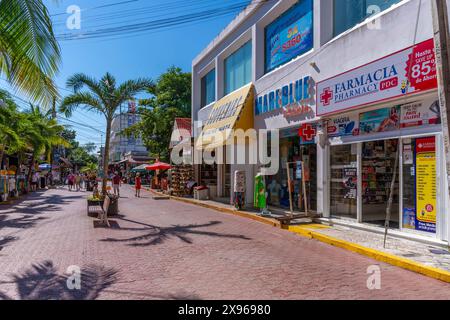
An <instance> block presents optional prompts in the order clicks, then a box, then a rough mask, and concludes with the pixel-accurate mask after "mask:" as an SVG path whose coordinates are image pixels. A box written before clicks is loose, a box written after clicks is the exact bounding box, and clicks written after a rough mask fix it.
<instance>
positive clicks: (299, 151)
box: [266, 136, 317, 212]
mask: <svg viewBox="0 0 450 320" xmlns="http://www.w3.org/2000/svg"><path fill="white" fill-rule="evenodd" d="M302 161H303V163H304V165H303V168H302V169H303V171H304V173H303V174H304V177H305V187H306V197H307V204H308V209H309V210H313V211H314V210H317V146H316V145H315V144H307V145H302V144H301V139H300V137H298V136H292V137H287V138H282V139H280V166H279V168H280V169H279V171H278V174H277V175H274V176H271V177H268V178H267V186H266V189H267V193H268V203H269V205H270V206H274V207H282V208H286V209H287V208H289V207H290V203H289V191H288V174H287V168H288V163H289V170H290V171H289V175H290V177H291V190H292V201H293V209H294V210H295V211H299V212H303V211H304V210H305V204H304V200H305V199H304V196H303V194H304V193H303V189H302V178H301V170H299V169H300V168H301V162H302ZM299 173H300V174H299Z"/></svg>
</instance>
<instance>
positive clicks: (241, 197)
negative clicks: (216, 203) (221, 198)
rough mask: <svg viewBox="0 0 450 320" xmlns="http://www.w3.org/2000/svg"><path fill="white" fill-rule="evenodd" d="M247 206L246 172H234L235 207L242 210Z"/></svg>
mask: <svg viewBox="0 0 450 320" xmlns="http://www.w3.org/2000/svg"><path fill="white" fill-rule="evenodd" d="M244 204H245V171H237V170H236V171H235V172H234V206H235V207H236V209H238V210H241V209H242V207H243V206H244Z"/></svg>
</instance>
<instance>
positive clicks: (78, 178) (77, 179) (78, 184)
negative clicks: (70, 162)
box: [75, 173, 81, 192]
mask: <svg viewBox="0 0 450 320" xmlns="http://www.w3.org/2000/svg"><path fill="white" fill-rule="evenodd" d="M75 188H76V191H77V192H78V191H80V189H81V175H80V174H79V173H77V174H76V175H75Z"/></svg>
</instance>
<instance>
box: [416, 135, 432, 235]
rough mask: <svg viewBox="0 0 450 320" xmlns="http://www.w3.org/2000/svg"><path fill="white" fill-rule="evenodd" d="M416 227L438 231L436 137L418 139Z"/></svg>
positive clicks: (428, 230) (421, 229)
mask: <svg viewBox="0 0 450 320" xmlns="http://www.w3.org/2000/svg"><path fill="white" fill-rule="evenodd" d="M416 219H417V223H416V229H417V230H420V231H426V232H433V233H434V232H436V138H435V137H427V138H420V139H417V140H416Z"/></svg>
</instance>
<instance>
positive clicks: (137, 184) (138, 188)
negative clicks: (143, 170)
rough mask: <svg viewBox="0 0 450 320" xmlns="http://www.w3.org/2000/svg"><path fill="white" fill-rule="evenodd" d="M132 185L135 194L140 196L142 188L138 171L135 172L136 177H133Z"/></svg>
mask: <svg viewBox="0 0 450 320" xmlns="http://www.w3.org/2000/svg"><path fill="white" fill-rule="evenodd" d="M134 187H135V189H136V194H135V196H136V197H138V198H140V197H141V188H142V179H141V175H140V173H137V174H136V178H135V179H134Z"/></svg>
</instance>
